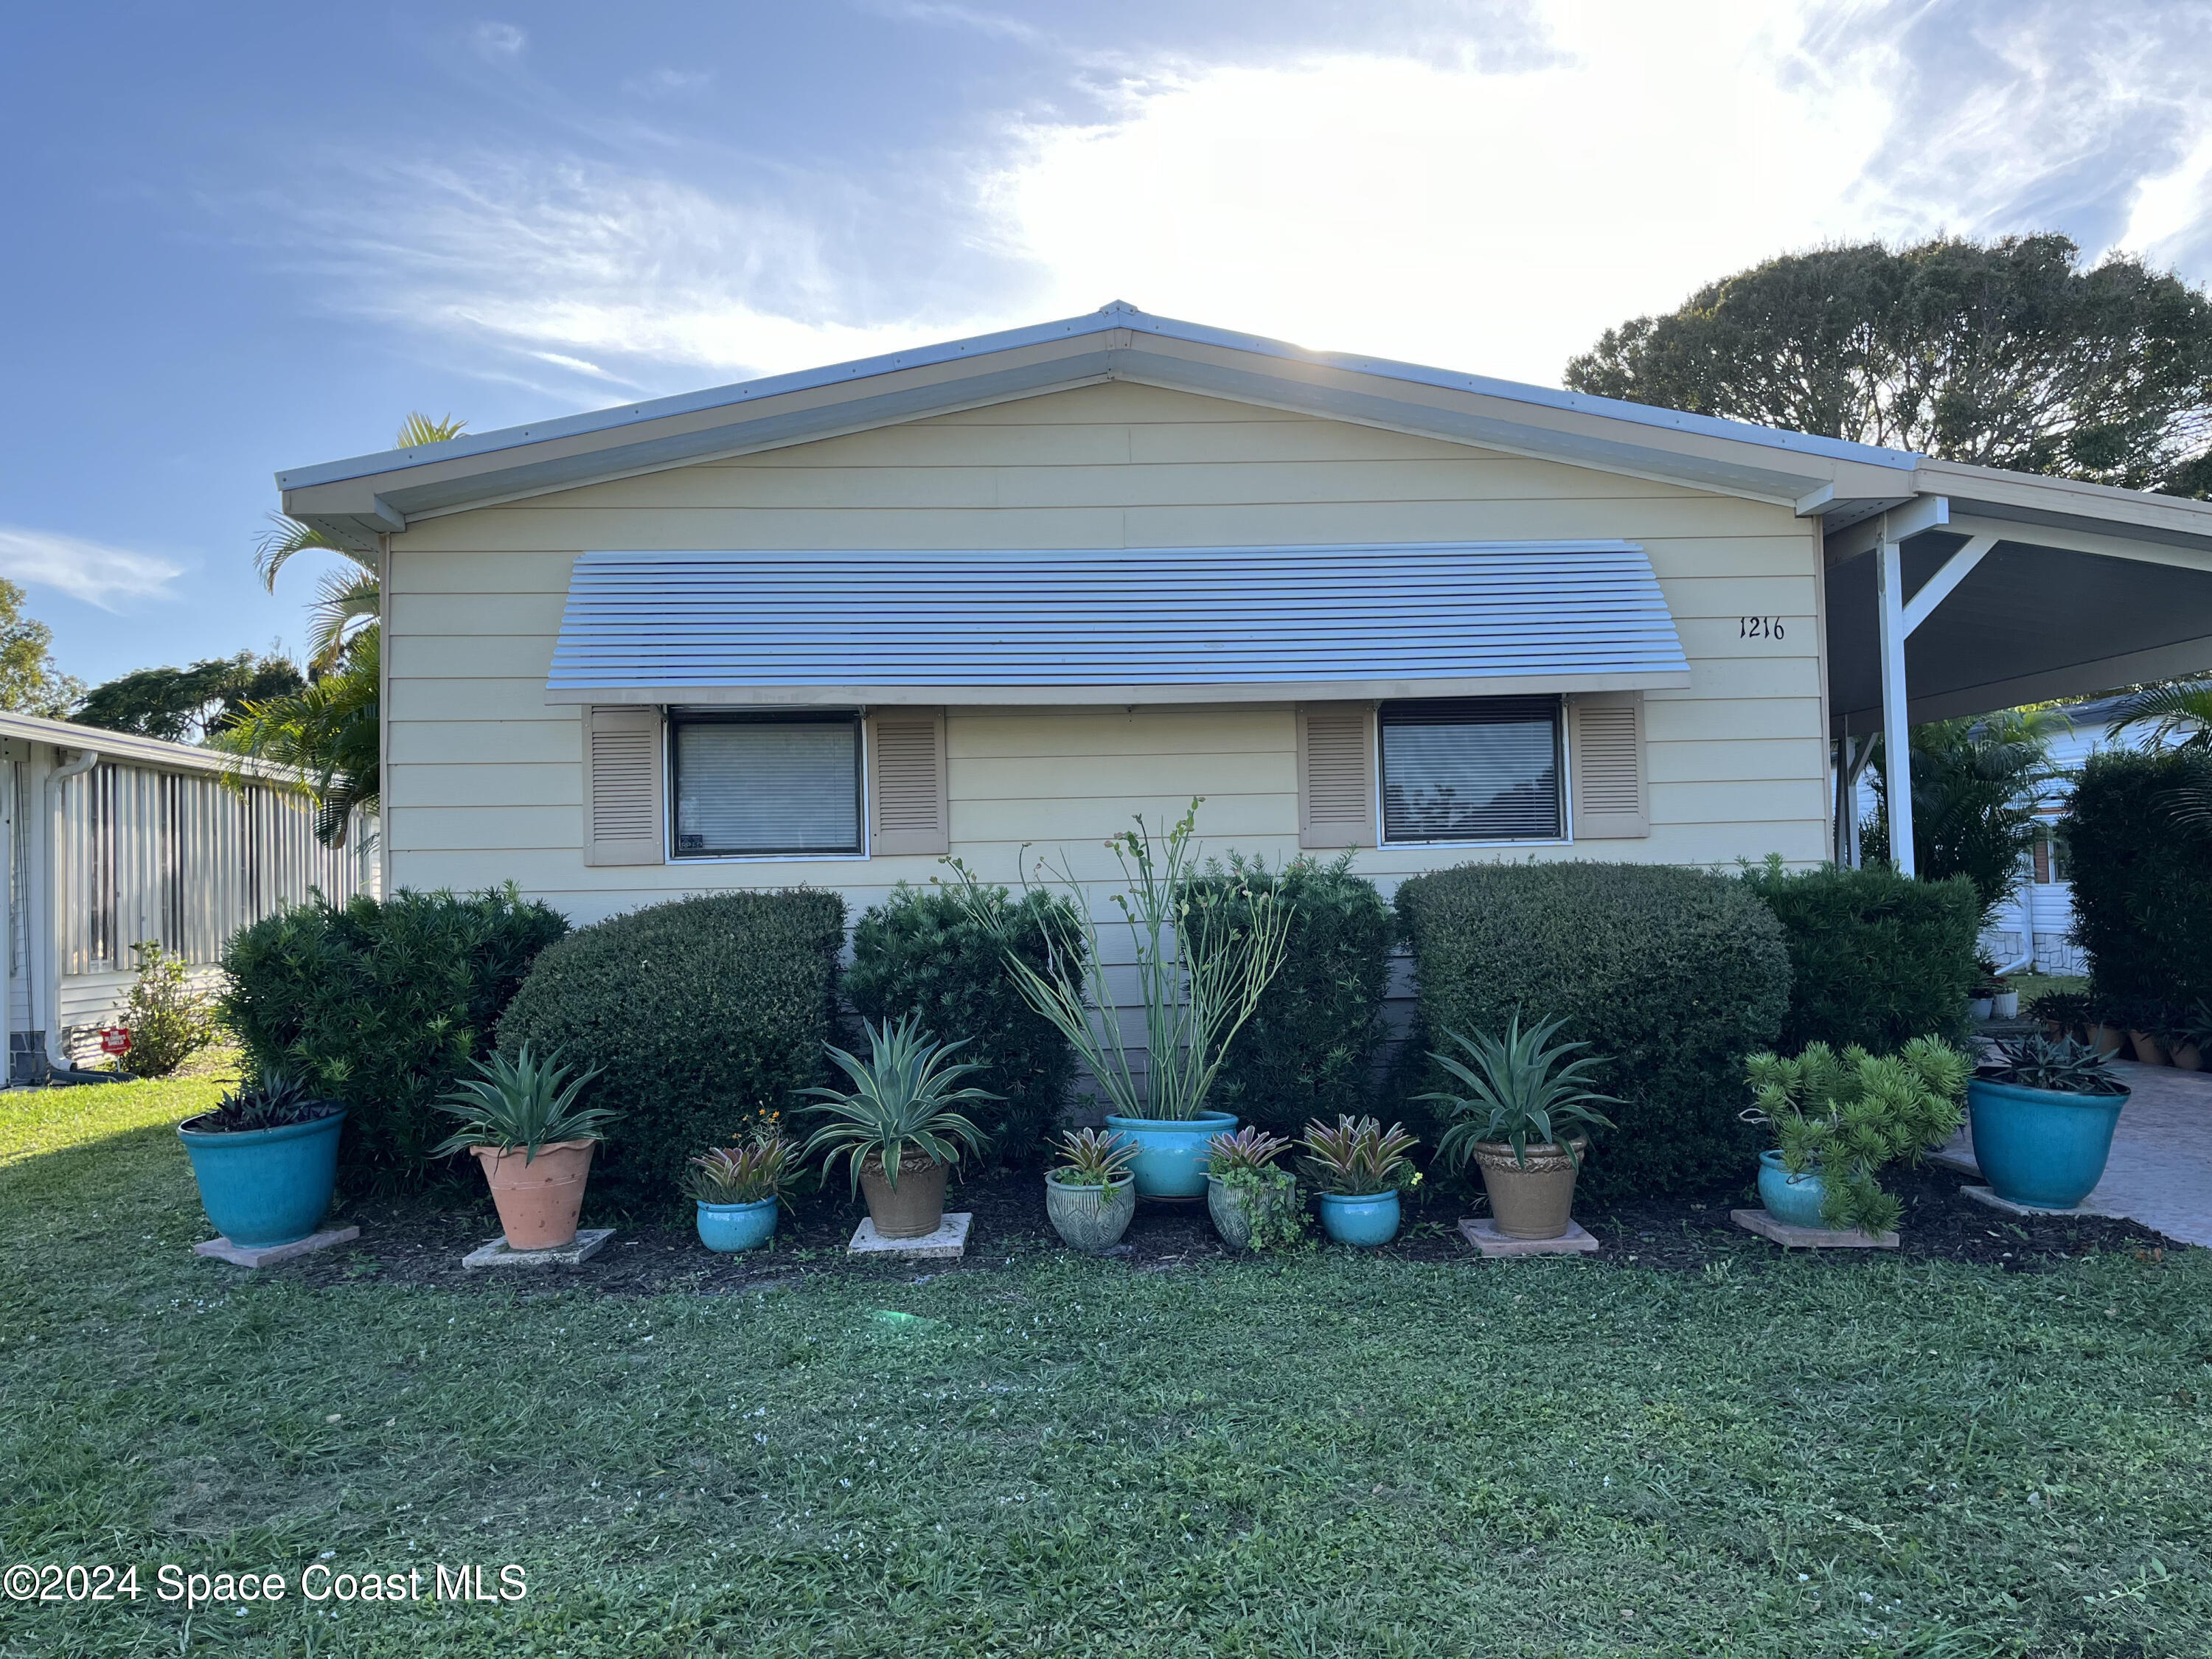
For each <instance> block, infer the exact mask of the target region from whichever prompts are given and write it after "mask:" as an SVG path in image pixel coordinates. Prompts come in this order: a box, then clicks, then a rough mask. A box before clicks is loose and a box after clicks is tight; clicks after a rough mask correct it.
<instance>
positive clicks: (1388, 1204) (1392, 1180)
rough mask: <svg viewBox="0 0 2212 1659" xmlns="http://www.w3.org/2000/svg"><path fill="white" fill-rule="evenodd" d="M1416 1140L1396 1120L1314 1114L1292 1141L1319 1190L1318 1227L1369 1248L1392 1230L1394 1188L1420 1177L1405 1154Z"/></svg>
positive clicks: (1393, 1232)
mask: <svg viewBox="0 0 2212 1659" xmlns="http://www.w3.org/2000/svg"><path fill="white" fill-rule="evenodd" d="M1417 1144H1418V1143H1417V1142H1416V1141H1415V1140H1414V1139H1413V1134H1412V1133H1411V1132H1410V1131H1408V1130H1407V1127H1406V1126H1405V1125H1404V1124H1402V1123H1394V1124H1392V1125H1391V1126H1390V1127H1389V1128H1387V1129H1385V1128H1384V1127H1383V1126H1382V1124H1381V1123H1380V1122H1378V1121H1376V1119H1374V1118H1371V1117H1360V1118H1353V1117H1346V1116H1340V1117H1339V1118H1338V1119H1337V1120H1336V1122H1335V1123H1334V1125H1330V1124H1327V1123H1323V1122H1322V1121H1321V1120H1320V1119H1318V1118H1316V1119H1315V1120H1314V1121H1312V1122H1310V1123H1309V1124H1307V1125H1306V1132H1305V1133H1304V1135H1302V1136H1300V1137H1299V1139H1298V1145H1299V1146H1303V1147H1304V1149H1305V1152H1306V1160H1305V1163H1306V1173H1307V1175H1308V1176H1310V1177H1311V1179H1312V1181H1313V1183H1314V1186H1315V1187H1316V1188H1317V1189H1318V1190H1319V1194H1320V1199H1321V1225H1322V1231H1323V1232H1325V1233H1327V1234H1328V1236H1329V1237H1331V1238H1333V1239H1334V1240H1335V1241H1336V1242H1337V1243H1340V1244H1357V1245H1359V1246H1361V1247H1363V1248H1370V1249H1371V1248H1372V1247H1373V1246H1375V1245H1377V1244H1388V1243H1389V1242H1390V1241H1391V1240H1392V1239H1394V1238H1395V1237H1397V1236H1398V1215H1399V1208H1398V1194H1399V1192H1400V1191H1401V1189H1402V1188H1407V1187H1412V1186H1415V1185H1417V1184H1419V1181H1420V1179H1421V1177H1420V1174H1419V1171H1418V1170H1415V1169H1414V1168H1413V1160H1412V1159H1411V1158H1408V1157H1407V1153H1408V1152H1412V1151H1413V1148H1414V1146H1416V1145H1417Z"/></svg>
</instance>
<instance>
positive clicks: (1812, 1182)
mask: <svg viewBox="0 0 2212 1659" xmlns="http://www.w3.org/2000/svg"><path fill="white" fill-rule="evenodd" d="M1827 1198H1828V1188H1827V1186H1826V1183H1825V1182H1822V1181H1821V1179H1820V1175H1819V1172H1818V1171H1816V1170H1807V1171H1806V1172H1805V1173H1804V1174H1803V1175H1791V1174H1790V1171H1789V1170H1786V1169H1784V1168H1783V1166H1782V1154H1781V1153H1780V1152H1771V1151H1770V1152H1761V1153H1760V1154H1759V1202H1760V1203H1761V1204H1764V1205H1765V1206H1766V1212H1767V1214H1769V1215H1771V1216H1772V1217H1773V1218H1775V1219H1776V1220H1777V1221H1778V1222H1780V1223H1781V1224H1782V1225H1784V1226H1785V1227H1825V1226H1826V1225H1828V1224H1827V1223H1826V1222H1825V1221H1823V1220H1821V1219H1820V1206H1821V1205H1823V1204H1825V1203H1826V1201H1827Z"/></svg>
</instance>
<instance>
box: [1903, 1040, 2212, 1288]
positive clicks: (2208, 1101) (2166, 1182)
mask: <svg viewBox="0 0 2212 1659" xmlns="http://www.w3.org/2000/svg"><path fill="white" fill-rule="evenodd" d="M2112 1070H2113V1071H2115V1072H2117V1073H2119V1075H2120V1079H2121V1080H2122V1081H2123V1082H2124V1083H2125V1084H2126V1085H2128V1087H2129V1088H2130V1089H2131V1090H2133V1091H2134V1093H2133V1094H2131V1095H2130V1097H2129V1098H2128V1103H2127V1104H2126V1105H2125V1106H2124V1107H2123V1108H2122V1109H2121V1110H2120V1122H2119V1127H2118V1128H2117V1129H2115V1130H2114V1131H2113V1132H2112V1161H2111V1162H2110V1163H2108V1164H2106V1165H2105V1178H2104V1179H2103V1180H2102V1181H2100V1182H2098V1183H2097V1190H2096V1191H2094V1192H2093V1193H2091V1194H2089V1196H2088V1197H2087V1199H2086V1200H2083V1202H2082V1205H2081V1209H2082V1211H2083V1212H2084V1213H2086V1214H2089V1215H2109V1216H2118V1217H2120V1218H2123V1219H2124V1220H2128V1221H2133V1222H2136V1223H2139V1224H2140V1225H2143V1226H2145V1227H2149V1228H2153V1229H2154V1230H2156V1231H2159V1232H2161V1233H2164V1234H2165V1235H2166V1237H2168V1238H2171V1239H2173V1240H2175V1241H2177V1242H2178V1243H2184V1244H2204V1245H2212V1073H2208V1072H2184V1071H2178V1070H2176V1069H2175V1068H2174V1067H2172V1066H2138V1065H2136V1064H2135V1063H2134V1062H2133V1061H2131V1060H2130V1061H2124V1062H2123V1061H2115V1062H2113V1065H2112ZM1932 1158H1933V1161H1934V1162H1936V1163H1937V1164H1944V1165H1946V1166H1947V1167H1948V1168H1951V1169H1954V1170H1964V1171H1965V1172H1966V1173H1967V1174H1969V1175H1978V1174H1979V1173H1980V1170H1979V1169H1978V1167H1977V1165H1976V1164H1975V1163H1974V1140H1973V1134H1972V1131H1970V1130H1967V1129H1963V1128H1962V1129H1960V1131H1959V1133H1958V1137H1957V1139H1954V1140H1953V1141H1952V1142H1951V1144H1950V1145H1949V1146H1946V1147H1944V1148H1943V1150H1942V1152H1936V1153H1934V1154H1932Z"/></svg>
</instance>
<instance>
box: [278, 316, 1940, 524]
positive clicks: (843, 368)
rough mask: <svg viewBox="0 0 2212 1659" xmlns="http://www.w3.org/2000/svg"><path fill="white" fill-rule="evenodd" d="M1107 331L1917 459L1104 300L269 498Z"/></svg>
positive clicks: (311, 481) (495, 439) (1553, 405)
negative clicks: (1321, 346) (1312, 344)
mask: <svg viewBox="0 0 2212 1659" xmlns="http://www.w3.org/2000/svg"><path fill="white" fill-rule="evenodd" d="M1115 329H1127V330H1129V331H1132V332H1134V333H1141V334H1152V335H1157V336H1158V337H1162V338H1164V339H1174V340H1182V341H1187V342H1189V343H1193V344H1197V345H1212V346H1220V347H1224V348H1226V349H1231V350H1236V351H1244V352H1249V353H1251V354H1253V355H1255V356H1267V357H1275V358H1279V359H1283V360H1285V361H1289V362H1301V363H1308V364H1311V365H1313V366H1315V367H1316V368H1334V369H1341V370H1345V371H1347V372H1350V373H1353V374H1367V375H1372V376H1374V377H1376V379H1379V380H1400V381H1406V382H1410V383H1413V384H1416V385H1421V386H1436V387H1438V388H1441V389H1443V390H1447V391H1455V392H1470V393H1473V394H1474V395H1477V396H1480V397H1486V398H1498V399H1500V400H1502V401H1506V402H1512V403H1522V404H1535V405H1538V406H1540V407H1543V408H1549V409H1556V410H1564V411H1567V412H1571V413H1575V414H1583V415H1594V416H1600V417H1601V418H1605V419H1609V420H1616V421H1624V422H1630V423H1632V424H1634V425H1638V426H1650V427H1660V428H1667V429H1668V430H1672V431H1677V432H1683V433H1687V434H1692V435H1698V436H1703V437H1711V438H1721V439H1726V440H1729V441H1735V442H1738V443H1746V444H1752V445H1755V446H1757V447H1761V448H1766V449H1779V450H1785V451H1791V452H1795V453H1800V454H1809V455H1819V456H1823V457H1826V458H1828V459H1835V460H1849V461H1862V462H1867V463H1869V464H1872V465H1880V466H1889V467H1896V468H1902V469H1911V468H1912V467H1914V466H1917V465H1918V463H1919V461H1920V459H1921V458H1920V457H1919V456H1918V455H1917V454H1915V453H1913V452H1911V451H1910V450H1901V449H1885V448H1881V447H1877V446H1875V445H1872V444H1859V443H1852V442H1850V441H1846V440H1844V439H1840V438H1823V437H1818V436H1815V435H1812V434H1810V433H1803V432H1792V431H1790V430H1788V429H1787V428H1782V427H1768V426H1757V425H1753V424H1752V423H1751V422H1743V421H1729V420H1723V419H1721V418H1720V417H1718V416H1711V415H1692V414H1688V413H1686V412H1684V411H1682V410H1671V409H1662V408H1659V407H1657V406H1656V405H1653V404H1636V403H1629V402H1626V401H1625V400H1622V399H1620V398H1598V397H1592V396H1591V395H1589V393H1587V392H1565V391H1559V390H1557V389H1555V388H1553V387H1550V386H1529V385H1526V384H1524V383H1522V382H1520V381H1517V380H1493V379H1492V378H1490V377H1488V376H1486V375H1481V374H1463V373H1461V372H1459V371H1457V370H1453V369H1443V368H1430V367H1428V366H1426V365H1424V364H1419V363H1406V362H1397V361H1396V360H1395V359H1392V358H1388V357H1361V356H1352V355H1350V354H1347V353H1344V352H1334V351H1314V350H1310V349H1307V348H1305V347H1304V346H1297V345H1292V344H1291V343H1289V342H1287V341H1283V340H1273V339H1269V338H1267V337H1264V336H1261V335H1256V334H1243V333H1239V332H1237V331H1235V330H1232V329H1223V328H1212V327H1209V326H1208V325H1205V324H1202V323H1188V322H1183V321H1181V320H1179V319H1175V318H1171V317H1155V316H1152V314H1151V313H1147V312H1143V311H1139V310H1138V309H1137V308H1136V307H1133V306H1131V305H1128V304H1126V303H1125V302H1123V301H1114V302H1113V303H1111V304H1109V305H1107V306H1105V307H1102V308H1101V309H1099V310H1097V311H1095V312H1092V313H1089V314H1088V315H1085V316H1081V317H1066V318H1061V319H1059V320H1057V321H1054V322H1049V323H1035V324H1031V325H1028V326H1026V327H1023V328H1014V329H1006V330H1002V331H999V332H997V333H994V334H979V335H975V336H972V337H969V338H966V339H960V340H947V341H944V342H941V343H938V344H935V345H927V346H916V347H914V348H911V349H908V350H904V351H895V352H887V353H884V354H883V355H881V356H874V357H861V358H856V359H854V361H852V362H843V363H829V364H825V365H823V367H821V368H808V369H799V370H796V371H794V372H793V373H791V374H775V375H769V376H768V377H766V378H763V379H761V380H744V381H738V382H736V383H734V384H732V385H728V386H713V387H708V388H707V389H706V390H704V391H700V392H680V393H678V394H677V395H675V396H672V397H667V398H649V399H647V400H646V401H644V402H641V403H635V404H624V405H620V406H617V407H615V408H611V409H604V410H592V411H589V412H587V413H585V414H581V415H568V416H560V417H559V418H557V419H554V420H550V421H536V422H532V423H531V424H530V425H528V426H515V427H504V428H498V429H496V430H495V431H491V432H480V433H471V434H465V435H462V436H460V437H458V438H449V439H447V440H446V441H444V442H442V443H435V444H423V445H421V446H419V447H415V448H410V449H387V450H382V451H379V452H377V453H373V454H368V455H356V456H351V457H349V458H347V459H343V460H336V461H325V462H321V463H319V464H318V465H311V466H300V467H291V468H288V469H286V470H284V471H280V472H278V473H277V474H276V483H277V487H278V488H279V489H307V488H309V487H311V486H313V485H316V484H325V483H341V482H343V481H344V480H346V479H349V478H361V477H375V476H379V475H381V474H385V473H390V472H398V471H405V470H407V469H409V468H411V467H416V466H427V465H431V464H433V463H435V462H441V461H454V460H465V459H469V458H471V457H473V456H477V455H489V454H495V453H499V452H501V451H502V450H508V449H516V448H520V447H523V446H525V445H527V444H536V443H545V442H549V441H553V440H555V439H560V438H573V437H583V436H588V435H592V434H595V433H600V432H610V431H615V430H617V429H619V428H623V427H626V426H635V425H638V424H641V423H642V422H650V421H657V420H663V419H666V418H668V417H670V416H678V415H690V414H696V413H699V412H701V411H702V410H711V409H717V408H726V407H735V406H738V405H740V404H749V403H758V402H761V401H763V400H764V399H766V398H774V397H777V396H780V395H781V394H783V393H786V392H807V391H813V390H816V389H817V388H820V387H823V386H836V385H840V384H842V383H846V382H850V381H854V380H866V379H870V378H872V377H873V376H876V375H879V374H896V373H898V372H899V371H901V370H903V369H913V368H930V367H933V366H935V365H937V364H939V363H946V362H957V361H959V360H960V359H962V358H963V357H981V356H988V355H989V354H991V353H994V352H999V351H1010V350H1013V349H1018V348H1019V347H1022V346H1029V345H1038V344H1042V343H1048V342H1050V341H1054V340H1062V339H1073V338H1079V337H1082V336H1085V335H1089V334H1098V333H1105V332H1109V331H1112V330H1115Z"/></svg>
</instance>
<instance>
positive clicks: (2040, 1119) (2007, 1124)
mask: <svg viewBox="0 0 2212 1659" xmlns="http://www.w3.org/2000/svg"><path fill="white" fill-rule="evenodd" d="M2127 1103H2128V1097H2126V1096H2125V1095H2063V1094H2060V1093H2058V1092H2057V1091H2056V1090H2052V1089H2023V1088H2021V1086H2020V1085H2018V1084H2015V1083H1987V1082H1984V1080H1983V1079H1980V1078H1976V1079H1974V1080H1973V1081H1972V1082H1971V1083H1969V1084H1968V1085H1966V1117H1967V1121H1968V1122H1969V1123H1971V1124H1972V1127H1973V1132H1974V1162H1975V1163H1977V1164H1980V1165H1981V1166H1982V1174H1983V1175H1984V1176H1985V1177H1987V1179H1988V1181H1989V1183H1990V1189H1991V1190H1992V1191H1994V1192H1995V1193H1996V1195H1997V1196H1998V1197H1999V1198H2002V1199H2008V1200H2011V1201H2012V1202H2013V1203H2015V1204H2031V1205H2033V1206H2035V1207H2036V1208H2038V1209H2043V1210H2070V1209H2072V1208H2073V1207H2074V1206H2075V1205H2077V1204H2079V1203H2080V1202H2081V1200H2083V1199H2085V1198H2087V1197H2088V1196H2089V1194H2090V1193H2091V1192H2092V1191H2093V1189H2094V1188H2095V1187H2096V1185H2097V1183H2098V1182H2100V1181H2101V1180H2103V1179H2104V1178H2105V1160H2106V1158H2110V1157H2111V1156H2112V1131H2113V1130H2114V1129H2115V1128H2116V1127H2118V1125H2119V1121H2120V1108H2122V1107H2123V1106H2124V1105H2126V1104H2127Z"/></svg>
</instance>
